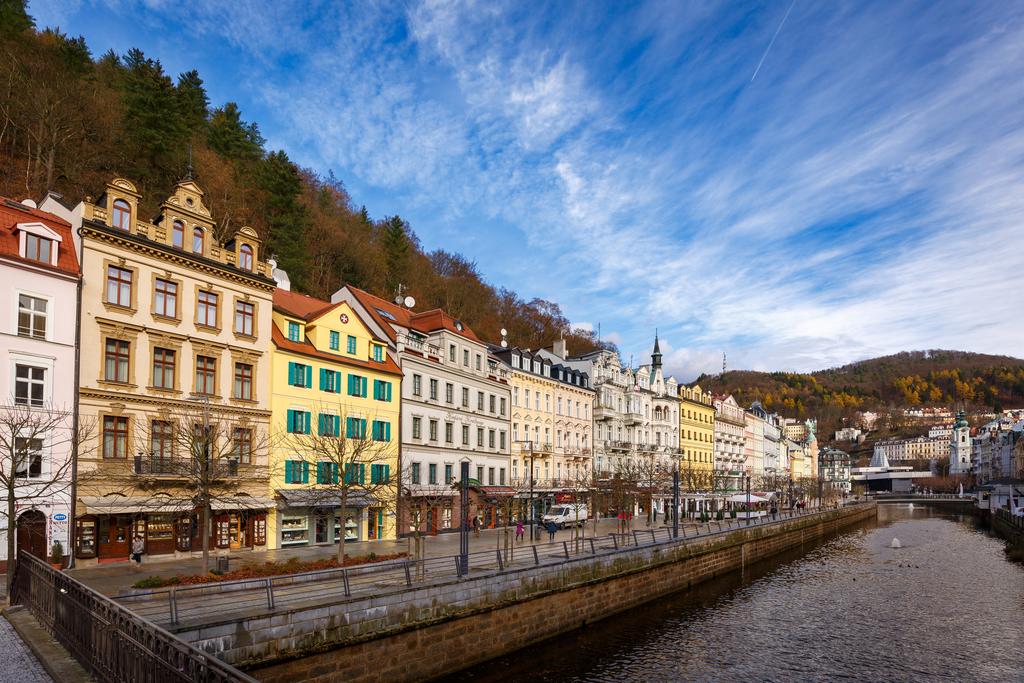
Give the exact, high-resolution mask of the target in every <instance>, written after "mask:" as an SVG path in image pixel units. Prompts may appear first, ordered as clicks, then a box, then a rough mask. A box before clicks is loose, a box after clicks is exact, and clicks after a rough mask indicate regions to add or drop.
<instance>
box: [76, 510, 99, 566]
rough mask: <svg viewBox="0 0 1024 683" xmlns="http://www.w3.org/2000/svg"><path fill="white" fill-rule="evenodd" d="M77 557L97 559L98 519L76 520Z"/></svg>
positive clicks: (84, 518) (82, 518) (81, 518)
mask: <svg viewBox="0 0 1024 683" xmlns="http://www.w3.org/2000/svg"><path fill="white" fill-rule="evenodd" d="M75 544H76V549H75V556H76V557H79V558H82V559H88V558H91V557H96V518H95V517H91V516H90V517H80V518H78V519H77V520H75Z"/></svg>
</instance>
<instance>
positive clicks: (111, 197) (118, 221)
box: [103, 178, 142, 232]
mask: <svg viewBox="0 0 1024 683" xmlns="http://www.w3.org/2000/svg"><path fill="white" fill-rule="evenodd" d="M103 196H104V198H106V204H105V208H106V210H107V225H109V226H110V227H112V228H117V229H118V230H124V231H125V232H133V231H134V230H133V228H134V227H135V221H137V220H138V217H139V199H141V198H142V195H140V194H139V191H138V190H137V189H136V188H135V185H134V184H133V183H132V182H131V181H130V180H125V179H124V178H114V179H113V180H111V181H110V182H109V183H107V189H106V191H105V192H104V193H103Z"/></svg>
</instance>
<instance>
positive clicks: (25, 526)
mask: <svg viewBox="0 0 1024 683" xmlns="http://www.w3.org/2000/svg"><path fill="white" fill-rule="evenodd" d="M17 543H18V550H25V551H27V552H29V553H31V554H33V555H35V556H36V557H38V558H40V559H43V560H45V559H46V556H47V553H46V515H44V514H43V513H42V512H39V511H38V510H29V511H28V512H24V513H22V515H21V517H18V537H17Z"/></svg>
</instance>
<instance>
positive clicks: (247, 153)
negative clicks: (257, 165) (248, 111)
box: [207, 102, 265, 161]
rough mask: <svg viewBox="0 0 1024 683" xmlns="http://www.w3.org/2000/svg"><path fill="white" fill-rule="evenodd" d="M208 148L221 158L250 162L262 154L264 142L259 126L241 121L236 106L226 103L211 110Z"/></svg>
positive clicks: (240, 115)
mask: <svg viewBox="0 0 1024 683" xmlns="http://www.w3.org/2000/svg"><path fill="white" fill-rule="evenodd" d="M207 142H208V143H209V145H210V147H211V148H212V149H213V150H214V151H215V152H217V153H218V154H220V155H221V156H223V157H225V158H227V159H231V160H233V161H252V160H255V159H258V158H259V157H260V156H262V154H263V143H264V142H265V140H264V139H263V136H262V135H260V129H259V126H257V125H256V124H255V123H245V122H244V121H242V113H241V112H240V111H239V109H238V105H237V104H235V103H234V102H228V103H227V104H225V105H224V106H223V107H220V108H218V109H214V110H213V114H212V115H211V116H210V132H209V134H208V135H207Z"/></svg>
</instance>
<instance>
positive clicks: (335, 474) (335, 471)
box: [331, 462, 338, 484]
mask: <svg viewBox="0 0 1024 683" xmlns="http://www.w3.org/2000/svg"><path fill="white" fill-rule="evenodd" d="M331 483H332V484H337V483H338V463H336V462H332V463H331Z"/></svg>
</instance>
